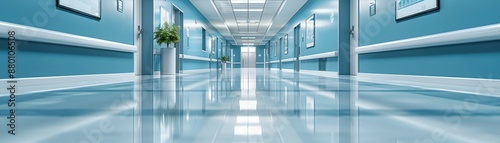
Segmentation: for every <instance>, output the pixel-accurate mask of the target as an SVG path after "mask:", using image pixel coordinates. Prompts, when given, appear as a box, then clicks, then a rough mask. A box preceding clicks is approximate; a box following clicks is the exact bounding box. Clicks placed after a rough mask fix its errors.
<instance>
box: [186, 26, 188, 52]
mask: <svg viewBox="0 0 500 143" xmlns="http://www.w3.org/2000/svg"><path fill="white" fill-rule="evenodd" d="M186 40H187V41H186V42H187V48H188V49H189V27H186Z"/></svg>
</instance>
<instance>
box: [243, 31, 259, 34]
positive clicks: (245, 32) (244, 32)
mask: <svg viewBox="0 0 500 143" xmlns="http://www.w3.org/2000/svg"><path fill="white" fill-rule="evenodd" d="M240 33H242V34H252V33H257V31H249V32H247V31H240Z"/></svg>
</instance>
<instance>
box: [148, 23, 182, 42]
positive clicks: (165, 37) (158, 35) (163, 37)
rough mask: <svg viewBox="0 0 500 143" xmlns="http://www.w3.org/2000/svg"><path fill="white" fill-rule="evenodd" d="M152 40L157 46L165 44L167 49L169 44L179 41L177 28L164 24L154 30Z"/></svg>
mask: <svg viewBox="0 0 500 143" xmlns="http://www.w3.org/2000/svg"><path fill="white" fill-rule="evenodd" d="M154 39H155V40H156V43H158V45H161V44H167V47H169V46H170V44H171V43H175V42H179V41H180V39H181V37H180V36H179V27H178V26H175V25H170V24H168V23H166V22H165V23H164V24H163V27H158V28H156V31H155V35H154Z"/></svg>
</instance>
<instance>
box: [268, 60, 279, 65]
mask: <svg viewBox="0 0 500 143" xmlns="http://www.w3.org/2000/svg"><path fill="white" fill-rule="evenodd" d="M279 62H280V61H279V60H276V61H270V62H269V63H270V64H274V63H279Z"/></svg>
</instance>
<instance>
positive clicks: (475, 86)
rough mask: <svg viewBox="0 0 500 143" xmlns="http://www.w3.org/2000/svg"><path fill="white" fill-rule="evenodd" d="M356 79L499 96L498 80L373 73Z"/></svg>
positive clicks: (363, 74) (359, 75)
mask: <svg viewBox="0 0 500 143" xmlns="http://www.w3.org/2000/svg"><path fill="white" fill-rule="evenodd" d="M357 79H358V80H359V81H368V82H375V83H382V84H393V85H403V86H411V87H417V88H425V89H432V90H444V91H451V92H459V93H466V94H477V95H486V96H495V97H499V96H500V80H498V79H481V78H457V77H439V76H415V75H396V74H373V73H359V74H358V76H357Z"/></svg>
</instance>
